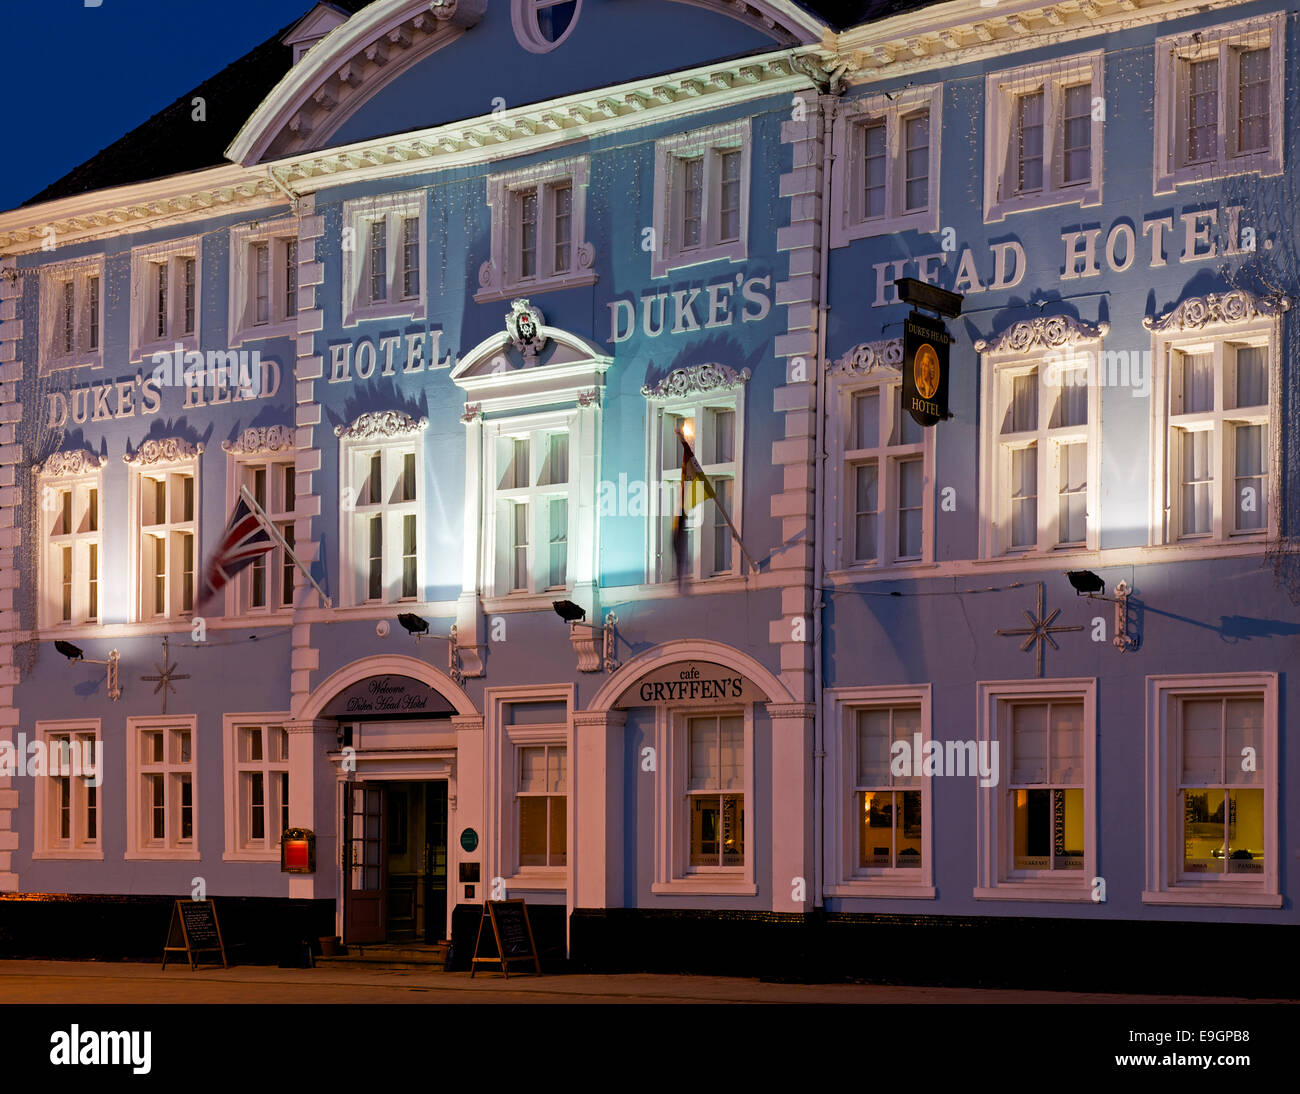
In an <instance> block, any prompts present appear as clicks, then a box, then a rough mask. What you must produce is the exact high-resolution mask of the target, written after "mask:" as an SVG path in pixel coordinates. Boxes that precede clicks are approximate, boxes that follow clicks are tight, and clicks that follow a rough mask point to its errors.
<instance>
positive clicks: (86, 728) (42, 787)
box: [17, 718, 107, 862]
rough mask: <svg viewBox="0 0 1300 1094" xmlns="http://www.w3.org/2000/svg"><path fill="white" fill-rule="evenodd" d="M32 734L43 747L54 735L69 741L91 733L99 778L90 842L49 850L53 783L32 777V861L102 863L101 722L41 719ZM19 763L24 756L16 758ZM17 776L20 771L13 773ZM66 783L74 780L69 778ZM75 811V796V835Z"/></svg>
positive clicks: (74, 822) (75, 821)
mask: <svg viewBox="0 0 1300 1094" xmlns="http://www.w3.org/2000/svg"><path fill="white" fill-rule="evenodd" d="M34 729H35V731H36V738H35V739H36V740H38V741H40V742H42V743H43V744H44V743H46V742H48V741H49V739H50V737H52V736H54V735H55V734H63V733H66V734H68V735H69V738H71V737H72V736H74V735H76V734H78V733H82V734H84V733H93V734H94V736H95V742H96V743H97V744H98V745H99V749H98V751H99V757H98V758H99V770H98V771H97V772H96V775H97V777H98V779H99V783H98V785H97V786H96V787H95V813H96V817H95V831H96V836H95V839H94V840H93V842H88V843H87V844H86V845H85V846H82V847H52V846H50V844H51V843H52V842H53V838H52V833H51V832H50V828H49V825H50V811H51V806H52V804H53V803H52V802H51V800H50V794H51V793H52V791H53V788H54V787H53V782H52V780H51V778H49V777H42V776H36V777H35V778H33V780H32V781H33V782H34V783H35V787H34V791H35V792H34V794H33V805H32V810H33V813H32V834H33V839H32V861H33V862H38V861H41V860H42V859H50V860H63V861H72V860H80V861H91V860H93V861H103V858H104V818H105V816H106V814H105V811H104V785H105V783H106V782H107V779H105V778H104V774H105V762H106V756H105V751H106V750H105V748H104V733H103V722H102V720H101V719H99V718H57V719H45V720H43V721H39V722H37V723H36V725H35V726H34ZM17 759H18V761H19V762H20V763H21V762H22V761H23V760H24V759H25V757H21V756H20V757H17ZM17 773H18V774H21V771H19V772H17ZM68 779H69V784H70V785H71V783H72V782H73V781H75V780H74V777H73V776H71V775H69V776H68ZM77 814H78V808H77V804H76V795H75V794H74V804H73V806H72V809H71V817H70V823H71V832H72V833H74V838H75V833H76V831H77V828H78V826H79V825H78V815H77Z"/></svg>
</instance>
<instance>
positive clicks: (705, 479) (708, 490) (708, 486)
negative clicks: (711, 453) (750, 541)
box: [675, 426, 758, 574]
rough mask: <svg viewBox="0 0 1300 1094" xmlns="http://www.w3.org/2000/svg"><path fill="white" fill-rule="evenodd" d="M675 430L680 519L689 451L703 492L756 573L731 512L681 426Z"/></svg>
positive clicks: (683, 501) (683, 514) (684, 502)
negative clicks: (679, 449)
mask: <svg viewBox="0 0 1300 1094" xmlns="http://www.w3.org/2000/svg"><path fill="white" fill-rule="evenodd" d="M675 432H676V433H677V437H678V439H679V440H680V441H681V442H682V457H683V458H682V520H683V521H684V520H685V518H686V455H687V453H689V454H690V459H691V460H692V461H693V462H694V463H695V466H696V468H697V469H698V471H699V475H700V481H701V482H702V483H703V484H704V492H705V494H707V495H708V496H709V497H710V498H712V499H713V504H714V505H716V506H717V507H718V512H719V513H721V514H722V519H723V520H725V521H726V522H727V527H728V528H729V529H730V530H731V538H732V539H734V540H735V541H736V546H737V547H739V548H740V553H741V554H742V555H744V556H745V561H746V562H748V563H749V570H750V572H751V573H755V574H756V573H758V563H757V562H755V561H754V560H753V559H752V558H750V557H749V552H748V551H747V550H745V541H744V540H743V539H741V538H740V532H738V531H737V530H736V526H735V524H734V523H732V520H731V514H730V513H728V512H727V507H726V506H725V505H723V504H722V501H721V499H720V498H719V497H718V495H717V491H715V490H714V489H713V484H712V483H711V482H709V476H708V475H706V474H705V473H704V468H703V467H701V466H700V462H699V460H697V459H696V458H695V451H694V449H692V448H691V446H690V442H689V441H688V440H687V439H686V434H684V433H683V432H682V428H681V426H678V427H677V429H676V431H675ZM694 507H695V506H694V505H692V506H691V508H694Z"/></svg>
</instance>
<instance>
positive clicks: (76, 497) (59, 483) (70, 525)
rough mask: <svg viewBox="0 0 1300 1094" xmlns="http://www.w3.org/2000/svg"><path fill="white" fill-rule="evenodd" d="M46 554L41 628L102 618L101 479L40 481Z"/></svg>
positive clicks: (44, 477) (91, 476) (97, 475)
mask: <svg viewBox="0 0 1300 1094" xmlns="http://www.w3.org/2000/svg"><path fill="white" fill-rule="evenodd" d="M37 489H38V491H39V493H40V497H41V517H42V525H43V540H44V543H45V549H44V551H43V552H42V553H41V579H40V588H41V612H40V617H41V625H42V626H44V627H55V626H59V625H61V624H65V623H67V624H77V623H94V622H98V620H99V616H100V607H99V591H100V560H101V558H102V556H103V549H104V538H103V532H102V531H101V529H100V498H101V497H102V496H103V474H102V472H100V471H95V472H93V473H92V474H89V475H81V476H74V477H68V476H63V475H59V476H55V475H42V476H41V477H40V478H39V479H38V480H37Z"/></svg>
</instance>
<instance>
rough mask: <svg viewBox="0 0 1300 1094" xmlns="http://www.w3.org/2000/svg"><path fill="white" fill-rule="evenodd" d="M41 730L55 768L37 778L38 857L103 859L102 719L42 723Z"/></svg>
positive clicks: (38, 725) (37, 725)
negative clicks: (45, 775) (101, 798)
mask: <svg viewBox="0 0 1300 1094" xmlns="http://www.w3.org/2000/svg"><path fill="white" fill-rule="evenodd" d="M36 732H37V739H38V740H40V741H41V742H42V743H43V744H44V745H45V748H46V757H47V761H48V764H49V767H48V768H47V777H45V778H38V779H36V780H35V787H36V848H35V851H34V853H33V855H32V857H33V858H95V859H98V858H103V857H104V854H103V843H102V825H101V816H102V812H101V802H100V787H101V785H102V782H103V775H104V772H103V768H102V756H101V750H102V742H101V741H100V727H99V723H98V722H89V723H84V722H77V723H71V722H38V723H37V724H36ZM56 763H57V764H58V768H57V770H56V768H55V766H54V765H55V764H56Z"/></svg>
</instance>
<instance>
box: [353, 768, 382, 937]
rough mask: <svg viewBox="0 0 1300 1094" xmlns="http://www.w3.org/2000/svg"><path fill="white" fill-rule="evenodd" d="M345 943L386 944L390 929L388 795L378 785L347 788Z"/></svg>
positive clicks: (361, 784)
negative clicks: (386, 859)
mask: <svg viewBox="0 0 1300 1094" xmlns="http://www.w3.org/2000/svg"><path fill="white" fill-rule="evenodd" d="M345 792H346V794H347V795H348V802H347V812H346V814H345V816H346V817H347V821H348V823H347V833H346V836H347V839H346V850H347V859H346V863H347V870H346V881H345V886H346V890H347V891H346V907H345V913H344V939H343V940H344V941H345V942H382V941H383V940H384V933H385V930H386V929H387V918H388V910H387V899H386V897H387V881H388V879H387V876H386V874H387V870H386V863H385V862H384V791H383V789H382V787H380V786H377V785H375V784H374V783H350V784H348V785H347V788H346V791H345Z"/></svg>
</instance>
